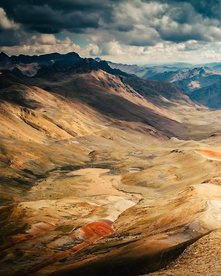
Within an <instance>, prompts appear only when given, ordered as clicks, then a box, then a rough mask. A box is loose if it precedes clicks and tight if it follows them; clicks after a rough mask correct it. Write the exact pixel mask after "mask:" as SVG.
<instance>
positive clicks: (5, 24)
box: [0, 8, 18, 30]
mask: <svg viewBox="0 0 221 276" xmlns="http://www.w3.org/2000/svg"><path fill="white" fill-rule="evenodd" d="M17 26H18V25H17V24H15V23H14V22H13V21H11V20H9V19H8V18H7V15H6V12H5V10H4V9H3V8H0V28H1V29H3V30H8V29H16V28H17Z"/></svg>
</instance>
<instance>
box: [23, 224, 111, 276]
mask: <svg viewBox="0 0 221 276" xmlns="http://www.w3.org/2000/svg"><path fill="white" fill-rule="evenodd" d="M112 224H113V222H112V221H110V220H98V221H94V222H91V223H88V224H87V225H85V226H83V227H82V228H81V231H82V234H83V237H84V239H85V240H84V241H83V242H82V243H80V244H78V245H76V246H74V247H73V248H72V249H70V250H65V251H63V252H59V253H57V254H55V255H54V256H53V257H51V258H49V259H47V260H44V261H42V262H41V263H39V264H37V265H35V266H33V267H32V268H30V269H28V270H26V271H24V270H23V271H22V275H24V276H25V275H30V274H31V273H34V272H36V271H39V270H40V269H42V268H44V267H46V266H49V265H51V264H53V263H55V262H57V261H59V260H61V259H64V258H66V257H69V256H74V255H75V254H76V253H77V252H79V251H80V250H81V249H83V248H85V247H87V246H89V245H90V244H91V243H93V242H95V241H97V240H99V239H100V238H102V237H104V236H107V235H108V234H110V233H112V232H113V228H112Z"/></svg>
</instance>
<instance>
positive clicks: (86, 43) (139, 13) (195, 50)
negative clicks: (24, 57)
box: [0, 0, 221, 64]
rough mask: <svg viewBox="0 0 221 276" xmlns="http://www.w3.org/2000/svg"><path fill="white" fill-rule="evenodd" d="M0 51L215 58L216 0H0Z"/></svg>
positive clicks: (219, 30) (118, 58)
mask: <svg viewBox="0 0 221 276" xmlns="http://www.w3.org/2000/svg"><path fill="white" fill-rule="evenodd" d="M0 51H4V52H6V53H7V54H9V55H12V54H20V53H22V54H31V55H33V54H43V53H50V52H60V53H66V52H71V51H75V52H78V53H79V54H80V55H81V56H84V57H88V56H91V57H95V56H100V57H102V58H103V59H107V60H112V61H115V62H123V63H138V64H148V63H167V62H189V63H205V62H214V61H221V0H189V1H185V0H153V1H149V0H118V1H117V0H0Z"/></svg>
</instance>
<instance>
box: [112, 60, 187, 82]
mask: <svg viewBox="0 0 221 276" xmlns="http://www.w3.org/2000/svg"><path fill="white" fill-rule="evenodd" d="M107 63H108V64H109V66H110V67H111V68H114V69H119V70H121V71H124V72H127V73H128V74H132V75H136V76H137V77H140V78H143V79H150V78H151V79H152V77H153V76H155V75H157V74H162V73H165V72H173V71H175V72H176V71H178V70H181V69H189V68H191V66H192V65H190V64H187V63H175V64H167V65H152V66H150V65H143V66H138V65H136V64H132V65H129V64H121V63H113V62H111V61H107Z"/></svg>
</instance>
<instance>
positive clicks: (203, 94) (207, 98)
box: [189, 81, 221, 109]
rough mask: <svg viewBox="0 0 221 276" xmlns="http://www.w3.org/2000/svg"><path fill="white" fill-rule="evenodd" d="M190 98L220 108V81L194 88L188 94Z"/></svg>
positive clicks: (210, 106)
mask: <svg viewBox="0 0 221 276" xmlns="http://www.w3.org/2000/svg"><path fill="white" fill-rule="evenodd" d="M189 96H190V98H191V99H192V100H193V101H195V102H197V103H200V104H203V105H205V106H208V107H209V108H214V109H219V108H221V81H220V82H217V83H214V84H212V85H209V86H206V87H203V88H201V89H196V90H195V91H193V92H192V93H190V94H189Z"/></svg>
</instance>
